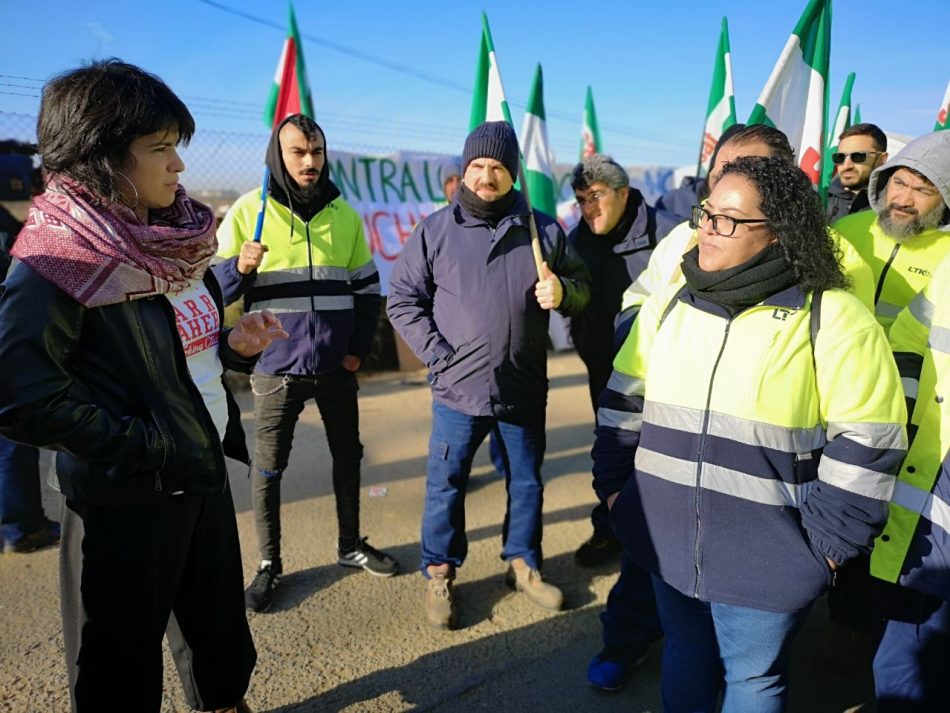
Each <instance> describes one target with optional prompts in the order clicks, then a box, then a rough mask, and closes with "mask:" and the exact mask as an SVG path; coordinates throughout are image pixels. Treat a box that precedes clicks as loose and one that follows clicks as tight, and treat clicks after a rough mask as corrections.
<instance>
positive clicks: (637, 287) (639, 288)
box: [627, 279, 650, 297]
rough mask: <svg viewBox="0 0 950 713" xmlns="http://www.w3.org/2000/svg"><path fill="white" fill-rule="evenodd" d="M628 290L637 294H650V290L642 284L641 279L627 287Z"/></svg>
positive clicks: (645, 295)
mask: <svg viewBox="0 0 950 713" xmlns="http://www.w3.org/2000/svg"><path fill="white" fill-rule="evenodd" d="M627 292H631V293H633V294H635V295H643V296H644V297H649V296H650V290H648V289H647V288H646V287H644V286H643V285H641V284H640V280H639V279H637V280H635V281H634V282H633V284H632V285H630V287H628V288H627Z"/></svg>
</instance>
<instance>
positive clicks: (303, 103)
mask: <svg viewBox="0 0 950 713" xmlns="http://www.w3.org/2000/svg"><path fill="white" fill-rule="evenodd" d="M291 114H305V115H307V116H309V117H311V118H312V117H313V100H312V99H311V97H310V83H309V82H308V81H307V68H306V66H305V65H304V61H303V47H301V45H300V32H298V30H297V18H296V16H295V15H294V6H293V4H291V5H290V23H289V30H288V34H287V39H286V40H284V48H283V49H282V50H281V53H280V61H279V62H278V63H277V71H276V72H275V73H274V84H273V86H272V87H271V90H270V97H268V100H267V108H266V109H264V123H266V124H267V125H268V126H277V124H279V123H280V122H281V121H283V120H284V119H286V118H287V117H288V116H290V115H291Z"/></svg>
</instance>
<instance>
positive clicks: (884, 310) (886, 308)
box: [874, 302, 901, 319]
mask: <svg viewBox="0 0 950 713" xmlns="http://www.w3.org/2000/svg"><path fill="white" fill-rule="evenodd" d="M900 313H901V308H900V307H898V306H897V305H892V304H891V303H890V302H878V303H877V306H876V307H875V308H874V314H876V315H878V316H880V317H890V318H892V319H893V318H896V317H897V315H899V314H900Z"/></svg>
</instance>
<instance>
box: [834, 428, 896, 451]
mask: <svg viewBox="0 0 950 713" xmlns="http://www.w3.org/2000/svg"><path fill="white" fill-rule="evenodd" d="M839 436H844V437H845V438H847V439H849V440H852V441H854V442H855V443H860V444H861V445H862V446H866V447H868V448H888V449H892V448H899V449H903V450H906V449H907V429H905V428H904V424H902V423H842V422H840V421H832V422H831V423H829V424H828V441H829V442H831V441H833V440H834V439H835V438H838V437H839Z"/></svg>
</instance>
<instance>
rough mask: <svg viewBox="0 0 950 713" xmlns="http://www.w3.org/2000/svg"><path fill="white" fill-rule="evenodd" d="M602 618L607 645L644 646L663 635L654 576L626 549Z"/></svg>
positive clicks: (638, 647) (616, 646) (613, 646)
mask: <svg viewBox="0 0 950 713" xmlns="http://www.w3.org/2000/svg"><path fill="white" fill-rule="evenodd" d="M600 621H601V623H602V624H603V626H604V647H605V648H622V649H634V650H641V649H645V648H646V647H647V646H649V645H650V644H651V643H653V642H654V641H656V640H657V639H659V638H660V637H661V636H663V629H662V627H661V626H660V617H659V615H658V614H657V611H656V597H655V596H654V594H653V579H652V577H651V575H650V573H649V572H647V571H646V570H645V569H643V568H642V567H640V565H638V564H637V563H636V562H634V561H633V560H632V559H630V558H629V557H628V556H627V555H626V553H625V554H624V555H623V559H622V560H621V562H620V576H619V577H618V578H617V582H616V584H614V586H613V588H612V589H611V590H610V594H609V595H608V596H607V606H606V608H605V609H604V611H603V613H602V614H601V615H600Z"/></svg>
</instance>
